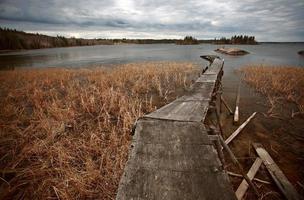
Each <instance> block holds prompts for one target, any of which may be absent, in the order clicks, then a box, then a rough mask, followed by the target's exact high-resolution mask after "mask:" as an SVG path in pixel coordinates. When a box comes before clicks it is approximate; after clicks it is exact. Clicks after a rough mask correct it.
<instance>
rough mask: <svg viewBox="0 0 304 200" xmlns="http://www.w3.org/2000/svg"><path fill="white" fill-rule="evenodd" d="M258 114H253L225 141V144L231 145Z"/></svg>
mask: <svg viewBox="0 0 304 200" xmlns="http://www.w3.org/2000/svg"><path fill="white" fill-rule="evenodd" d="M256 113H257V112H254V113H252V115H251V116H250V117H249V118H248V119H247V120H246V121H245V122H244V123H243V124H242V125H241V126H239V128H238V129H236V130H235V131H234V132H233V133H232V134H231V135H230V136H229V137H228V138H227V139H226V140H225V143H226V144H229V143H230V142H231V141H232V140H233V139H234V138H235V137H236V136H237V135H238V134H239V133H240V132H241V131H242V130H243V129H244V128H245V127H246V125H247V124H248V123H249V122H250V121H251V120H252V119H253V118H254V116H255V115H256Z"/></svg>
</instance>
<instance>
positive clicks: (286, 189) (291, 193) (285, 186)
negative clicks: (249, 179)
mask: <svg viewBox="0 0 304 200" xmlns="http://www.w3.org/2000/svg"><path fill="white" fill-rule="evenodd" d="M252 146H253V147H254V148H255V151H256V152H257V154H258V156H259V157H260V158H261V159H262V161H263V163H264V165H265V166H266V168H267V170H268V172H269V173H270V175H271V177H272V178H273V180H274V182H275V183H276V185H277V186H278V188H279V189H280V190H281V192H282V193H283V194H284V196H285V197H286V199H288V200H299V199H300V195H299V194H298V193H297V191H296V190H295V188H294V187H293V185H292V184H291V183H290V182H289V180H288V179H287V178H286V176H285V175H284V174H283V172H282V171H281V169H280V168H279V166H278V165H277V164H276V163H275V162H274V160H273V159H272V158H271V156H270V155H269V154H268V152H267V151H266V150H265V149H264V148H263V146H262V145H261V144H259V143H253V144H252Z"/></svg>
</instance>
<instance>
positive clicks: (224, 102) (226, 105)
mask: <svg viewBox="0 0 304 200" xmlns="http://www.w3.org/2000/svg"><path fill="white" fill-rule="evenodd" d="M221 99H222V102H223V104H224V106H225V107H226V108H227V110H228V111H229V114H230V115H233V112H232V109H231V108H230V107H229V105H228V104H227V102H226V101H225V99H224V97H223V96H221Z"/></svg>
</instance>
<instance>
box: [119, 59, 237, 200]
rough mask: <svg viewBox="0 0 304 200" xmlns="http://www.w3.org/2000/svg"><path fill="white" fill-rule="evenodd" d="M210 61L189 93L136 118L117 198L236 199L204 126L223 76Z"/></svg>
mask: <svg viewBox="0 0 304 200" xmlns="http://www.w3.org/2000/svg"><path fill="white" fill-rule="evenodd" d="M211 60H212V61H211V63H210V65H209V67H208V69H207V70H206V71H205V72H204V73H203V74H202V75H201V76H200V77H199V78H198V79H197V81H196V82H195V83H194V85H193V87H192V90H191V91H190V92H188V93H187V94H185V95H184V96H182V97H180V98H178V99H176V100H175V101H173V102H171V103H170V104H168V105H166V106H164V107H162V108H160V109H158V110H156V111H154V112H152V113H150V114H148V115H145V116H144V117H143V118H141V119H140V120H138V121H137V123H136V129H135V134H134V136H133V141H132V145H131V150H130V154H129V159H128V162H127V164H126V167H125V170H124V174H123V176H122V178H121V181H120V184H119V189H118V193H117V196H116V199H117V200H123V199H166V200H171V199H172V200H173V199H174V200H176V199H205V200H208V199H210V200H211V199H212V200H217V199H221V200H228V199H236V197H235V194H234V191H233V190H232V186H231V184H230V182H229V179H228V175H227V174H226V172H225V171H224V170H223V169H222V165H221V162H220V160H219V156H218V154H217V151H216V150H215V148H214V145H213V142H212V141H211V140H210V139H209V137H208V133H207V128H206V127H205V125H204V121H205V118H206V115H207V112H208V110H209V109H210V102H211V101H212V98H213V95H214V94H215V93H216V92H217V90H218V88H219V84H220V81H221V77H222V75H223V64H224V61H223V60H221V59H220V58H212V59H211Z"/></svg>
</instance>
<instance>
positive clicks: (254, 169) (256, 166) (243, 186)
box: [235, 157, 262, 200]
mask: <svg viewBox="0 0 304 200" xmlns="http://www.w3.org/2000/svg"><path fill="white" fill-rule="evenodd" d="M261 164H262V160H261V159H260V158H259V157H258V158H256V160H255V161H254V163H253V165H252V166H251V168H250V169H249V171H248V173H247V176H248V177H249V179H250V180H252V179H254V176H255V175H256V173H257V172H258V170H259V168H260V166H261ZM248 186H249V185H248V183H247V182H246V180H243V181H242V183H241V184H240V185H239V187H238V189H237V190H236V192H235V195H236V198H237V199H238V200H242V199H243V196H244V195H245V193H246V191H247V189H248Z"/></svg>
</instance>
